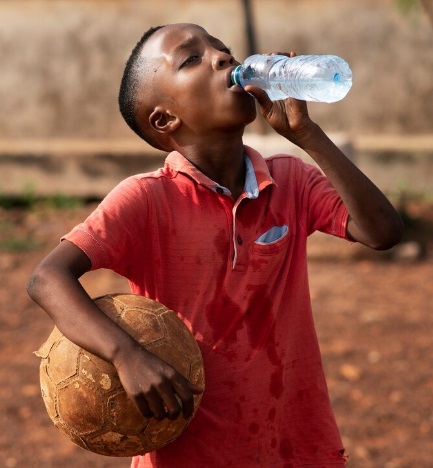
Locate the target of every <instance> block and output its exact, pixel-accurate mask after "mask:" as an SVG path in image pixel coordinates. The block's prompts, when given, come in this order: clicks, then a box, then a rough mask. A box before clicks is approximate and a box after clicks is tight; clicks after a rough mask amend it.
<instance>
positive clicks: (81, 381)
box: [35, 294, 204, 457]
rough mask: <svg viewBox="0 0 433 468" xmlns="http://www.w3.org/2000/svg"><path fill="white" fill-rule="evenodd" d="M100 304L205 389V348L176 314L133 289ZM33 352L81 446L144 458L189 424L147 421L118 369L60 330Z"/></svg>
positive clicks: (60, 422) (53, 403) (50, 406)
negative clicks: (203, 352)
mask: <svg viewBox="0 0 433 468" xmlns="http://www.w3.org/2000/svg"><path fill="white" fill-rule="evenodd" d="M95 303H96V305H97V306H98V307H99V308H100V309H101V310H102V311H103V312H104V313H105V314H106V315H107V316H108V317H110V318H111V319H112V320H113V321H115V322H116V323H117V324H118V325H119V326H120V327H122V328H123V329H124V330H125V331H127V332H128V333H129V334H130V335H131V336H133V337H134V338H135V339H136V340H137V341H138V342H139V343H140V344H141V345H142V346H143V347H145V348H146V349H148V350H149V351H151V352H152V353H154V354H155V355H157V356H158V357H160V358H162V359H164V360H165V361H166V362H168V363H169V364H170V365H172V366H173V367H174V368H175V369H176V370H177V371H178V372H179V373H181V374H182V375H183V376H184V377H186V378H187V379H188V380H190V381H191V382H192V383H194V384H196V385H199V386H201V387H202V388H203V387H204V368H203V359H202V356H201V352H200V348H199V347H198V345H197V342H196V341H195V339H194V336H193V335H192V333H191V332H190V330H189V329H188V328H187V326H186V325H185V324H184V323H183V322H182V320H181V319H180V318H179V317H178V316H177V315H176V314H175V313H174V312H173V311H171V310H169V309H167V308H166V307H165V306H163V305H162V304H160V303H158V302H156V301H153V300H151V299H147V298H145V297H142V296H137V295H133V294H113V295H107V296H103V297H99V298H97V299H95ZM83 326H85V324H83ZM35 354H36V355H37V356H39V357H41V358H42V360H41V364H40V383H41V391H42V397H43V400H44V403H45V406H46V409H47V412H48V415H49V417H50V418H51V420H52V421H53V422H54V425H55V426H56V427H57V428H58V429H59V430H60V431H62V432H63V433H64V434H66V435H67V436H68V437H69V438H70V439H71V440H72V441H73V442H74V443H76V444H77V445H79V446H80V447H83V448H85V449H87V450H90V451H92V452H95V453H98V454H101V455H108V456H113V457H130V456H135V455H142V454H144V453H147V452H150V451H153V450H156V449H158V448H161V447H163V446H164V445H166V444H168V443H169V442H171V441H173V440H174V439H176V438H177V437H178V436H179V435H180V433H181V432H182V431H183V430H184V429H185V428H186V426H187V425H188V422H189V421H187V420H185V419H184V418H183V416H182V414H181V415H180V416H179V417H178V419H177V420H176V421H169V420H168V419H167V418H166V419H164V420H162V421H158V420H157V419H155V418H145V417H144V416H143V415H142V414H141V413H140V412H139V411H138V409H137V408H136V406H135V405H134V403H133V402H132V401H131V400H130V399H129V398H128V397H127V395H126V392H125V391H124V389H123V387H122V385H121V383H120V380H119V377H118V375H117V373H116V371H115V368H114V366H113V365H112V364H110V363H108V362H106V361H104V360H102V359H100V358H99V357H97V356H95V355H93V354H91V353H88V352H87V351H85V350H84V349H82V348H80V347H78V346H77V345H75V344H74V343H72V342H71V341H69V340H68V339H67V338H66V337H65V336H63V335H62V334H61V332H60V331H59V330H58V329H57V328H54V330H53V331H52V333H51V335H50V336H49V337H48V340H47V341H46V342H45V343H44V344H43V345H42V346H41V348H40V349H39V351H37V352H36V353H35ZM200 401H201V395H194V414H195V412H196V411H197V408H198V405H199V404H200Z"/></svg>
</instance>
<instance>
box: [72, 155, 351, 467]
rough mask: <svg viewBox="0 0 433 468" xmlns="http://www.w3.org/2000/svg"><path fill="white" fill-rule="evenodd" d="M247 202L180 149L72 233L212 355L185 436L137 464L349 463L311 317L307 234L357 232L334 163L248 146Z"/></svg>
mask: <svg viewBox="0 0 433 468" xmlns="http://www.w3.org/2000/svg"><path fill="white" fill-rule="evenodd" d="M245 151H246V154H247V155H248V158H249V161H250V163H249V164H247V167H248V168H249V171H248V177H247V182H246V191H245V192H244V193H243V194H242V195H241V196H240V198H239V199H238V200H236V201H234V200H233V198H232V197H231V196H230V195H229V193H227V190H226V189H223V188H221V187H220V186H218V184H216V183H215V182H213V181H212V180H210V179H208V178H207V177H206V176H204V175H203V174H202V173H201V172H199V171H198V169H197V168H195V166H193V165H192V164H191V163H190V162H189V161H188V160H187V159H185V158H184V157H183V156H182V155H180V154H179V153H176V152H174V153H171V154H170V155H169V156H168V157H167V159H166V162H165V165H164V167H163V168H161V169H159V170H157V171H155V172H152V173H148V174H140V175H136V176H133V177H130V178H128V179H126V180H125V181H123V182H122V183H121V184H119V185H118V186H117V187H116V188H115V189H114V190H113V191H112V192H111V193H110V194H109V195H108V196H107V197H106V198H105V199H104V200H103V201H102V203H101V204H100V206H99V207H98V208H97V209H96V210H95V211H94V212H93V213H92V214H91V215H90V216H89V218H88V219H87V220H86V221H85V222H84V223H83V224H80V225H79V226H77V227H75V228H74V229H73V230H72V231H71V232H70V233H69V234H68V235H66V236H65V238H66V239H68V240H70V241H71V242H73V243H75V244H76V245H78V246H79V247H80V248H81V249H82V250H83V251H84V252H85V253H86V254H87V255H88V257H89V258H90V260H91V262H92V267H93V269H97V268H109V269H112V270H114V271H116V272H117V273H119V274H121V275H123V276H125V277H126V278H128V280H129V281H130V286H131V291H132V292H133V293H135V294H141V295H144V296H147V297H150V298H152V299H155V300H157V301H160V302H161V303H163V304H165V305H166V306H168V307H169V308H170V309H172V310H174V311H176V312H177V313H178V314H179V315H180V317H181V318H182V319H183V320H184V321H185V323H186V324H187V325H188V326H189V328H190V329H191V331H192V332H193V333H194V335H195V337H196V339H197V341H198V343H199V345H200V348H201V350H202V353H203V358H204V363H205V375H206V390H205V392H204V395H203V399H202V402H201V405H200V407H199V410H198V412H197V414H196V416H195V417H194V419H193V420H192V422H191V423H190V425H189V426H188V428H187V429H186V430H185V432H184V433H183V434H182V435H181V436H180V437H179V438H178V439H177V440H176V441H174V442H173V443H171V444H169V445H168V446H166V447H165V448H163V449H161V450H158V451H156V452H153V453H151V454H147V455H146V456H143V457H136V458H134V459H133V462H132V466H133V467H136V468H139V467H140V468H141V467H150V466H156V467H158V468H160V467H164V468H168V467H170V468H173V467H176V468H183V467H184V468H194V467H197V468H203V467H206V468H210V467H230V466H235V467H240V468H251V467H253V466H261V467H300V466H308V467H331V466H344V465H345V461H344V455H343V454H344V450H343V446H342V442H341V439H340V435H339V431H338V429H337V426H336V423H335V419H334V415H333V412H332V408H331V405H330V401H329V397H328V390H327V386H326V382H325V378H324V374H323V370H322V363H321V357H320V352H319V347H318V342H317V338H316V333H315V329H314V324H313V318H312V313H311V305H310V297H309V289H308V278H307V263H306V243H307V237H308V235H309V234H311V233H312V232H313V231H315V230H321V231H324V232H327V233H330V234H333V235H336V236H340V237H346V223H347V218H348V213H347V210H346V208H345V207H344V206H343V204H342V201H341V199H340V198H339V196H338V194H337V193H336V192H335V190H334V189H333V188H332V186H331V185H330V183H329V181H328V180H327V179H326V178H325V177H324V176H323V175H322V174H321V173H320V171H319V170H318V169H317V168H315V167H313V166H310V165H306V164H305V163H303V162H302V161H301V160H299V159H297V158H295V157H291V156H287V155H276V156H273V157H272V158H268V159H266V160H265V159H263V158H262V157H261V156H260V155H259V154H258V153H257V152H256V151H254V150H252V149H251V148H248V147H245Z"/></svg>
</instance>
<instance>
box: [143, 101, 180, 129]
mask: <svg viewBox="0 0 433 468" xmlns="http://www.w3.org/2000/svg"><path fill="white" fill-rule="evenodd" d="M149 123H150V125H151V127H152V128H153V129H154V130H155V131H157V132H158V133H172V132H174V131H175V130H177V129H178V128H179V126H180V124H181V120H180V119H179V117H177V116H175V115H173V114H172V113H171V112H170V111H169V110H167V109H164V108H162V107H160V106H158V107H156V108H155V110H154V111H153V112H152V113H151V114H150V116H149Z"/></svg>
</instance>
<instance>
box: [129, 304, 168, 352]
mask: <svg viewBox="0 0 433 468" xmlns="http://www.w3.org/2000/svg"><path fill="white" fill-rule="evenodd" d="M120 326H121V327H122V328H123V329H124V330H125V331H126V332H127V333H128V334H130V335H131V336H132V337H133V338H135V339H136V340H137V341H138V342H139V343H140V344H141V345H143V346H145V347H147V346H149V345H151V344H152V343H154V342H157V341H162V340H164V339H165V337H166V335H167V330H166V328H165V325H164V323H163V322H162V321H161V320H160V319H159V317H158V316H157V314H155V313H153V311H148V310H145V309H143V308H138V307H134V308H132V309H126V310H125V311H124V312H123V313H122V323H120Z"/></svg>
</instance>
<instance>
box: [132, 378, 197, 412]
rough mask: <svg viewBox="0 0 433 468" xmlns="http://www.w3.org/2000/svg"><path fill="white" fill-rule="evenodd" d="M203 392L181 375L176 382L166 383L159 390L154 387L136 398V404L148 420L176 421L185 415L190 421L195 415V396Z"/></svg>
mask: <svg viewBox="0 0 433 468" xmlns="http://www.w3.org/2000/svg"><path fill="white" fill-rule="evenodd" d="M202 392H203V389H202V388H200V387H198V386H197V385H194V384H193V383H191V382H189V381H188V380H187V379H185V378H184V377H183V376H181V375H180V374H179V375H178V378H177V379H174V381H171V382H170V381H166V382H165V383H164V384H161V385H160V386H159V388H158V389H156V388H155V387H153V388H152V389H151V390H149V391H147V392H146V393H145V394H144V393H142V394H140V395H138V396H136V397H135V398H134V402H135V404H136V406H137V408H138V409H139V411H140V412H141V414H142V415H143V416H144V417H146V418H152V417H154V418H155V419H158V420H163V419H165V418H168V419H169V420H170V421H175V420H176V419H177V418H178V417H179V416H180V414H183V416H184V418H185V419H190V418H191V417H192V416H193V414H194V395H198V394H200V393H202Z"/></svg>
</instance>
